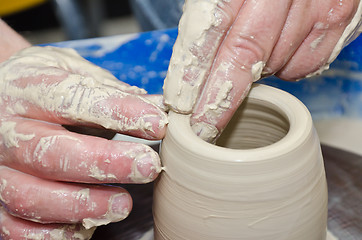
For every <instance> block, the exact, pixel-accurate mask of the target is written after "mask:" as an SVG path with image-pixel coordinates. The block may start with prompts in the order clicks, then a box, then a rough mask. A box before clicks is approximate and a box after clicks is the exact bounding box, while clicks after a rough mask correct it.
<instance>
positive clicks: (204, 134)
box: [191, 122, 219, 143]
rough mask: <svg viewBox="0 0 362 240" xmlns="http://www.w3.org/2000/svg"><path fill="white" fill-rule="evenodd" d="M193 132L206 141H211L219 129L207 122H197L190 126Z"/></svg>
mask: <svg viewBox="0 0 362 240" xmlns="http://www.w3.org/2000/svg"><path fill="white" fill-rule="evenodd" d="M191 128H192V130H193V131H194V133H195V134H196V135H197V136H199V137H200V138H201V139H203V140H204V141H206V142H209V143H212V142H214V141H215V140H216V138H217V136H218V135H219V130H218V129H217V128H216V127H215V126H213V125H211V124H208V123H205V122H197V123H195V124H193V125H192V126H191Z"/></svg>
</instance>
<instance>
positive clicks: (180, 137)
mask: <svg viewBox="0 0 362 240" xmlns="http://www.w3.org/2000/svg"><path fill="white" fill-rule="evenodd" d="M247 98H252V99H256V100H260V101H265V102H267V103H268V104H270V105H272V106H274V107H275V108H273V109H275V110H277V111H278V112H280V113H281V114H282V115H284V116H285V117H286V119H287V120H288V122H289V130H288V132H287V134H286V135H285V136H284V137H283V138H282V139H280V140H279V141H277V142H275V143H272V144H270V145H267V146H264V147H259V148H253V149H231V148H225V147H220V146H217V145H214V144H211V143H208V142H206V141H204V140H202V139H201V138H199V137H198V136H197V135H196V134H195V133H194V132H193V130H192V128H191V125H190V115H183V114H178V113H175V112H172V111H170V113H169V126H168V132H169V134H171V133H172V135H173V136H174V137H173V139H174V141H177V143H178V144H179V147H180V148H184V149H187V151H189V152H190V153H195V154H197V155H200V156H201V157H205V158H208V159H210V160H217V159H223V161H232V162H255V161H262V160H267V159H270V158H274V157H277V156H280V155H285V154H286V153H290V152H291V150H293V149H296V148H298V146H300V145H303V143H304V142H305V141H307V139H309V138H308V136H310V134H311V133H312V131H314V128H313V122H312V117H311V115H310V113H309V111H308V109H307V108H306V106H305V105H304V104H303V103H302V102H301V101H300V100H299V99H297V98H296V97H294V96H293V95H291V94H290V93H287V92H285V91H282V90H280V89H277V88H274V87H271V86H267V85H263V84H253V87H252V88H251V90H250V92H249V95H248V96H247Z"/></svg>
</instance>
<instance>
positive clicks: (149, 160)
mask: <svg viewBox="0 0 362 240" xmlns="http://www.w3.org/2000/svg"><path fill="white" fill-rule="evenodd" d="M134 161H135V165H136V166H135V167H134V169H132V170H133V171H132V172H133V173H132V176H131V179H132V181H134V182H136V183H147V182H151V181H152V180H154V179H155V178H156V177H157V175H158V174H159V173H160V172H161V161H160V158H159V157H158V155H157V153H156V152H154V151H151V150H150V151H149V152H146V153H143V154H141V155H139V156H137V157H136V158H135V160H134Z"/></svg>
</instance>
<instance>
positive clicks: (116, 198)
mask: <svg viewBox="0 0 362 240" xmlns="http://www.w3.org/2000/svg"><path fill="white" fill-rule="evenodd" d="M131 208H132V200H131V198H130V197H129V196H128V195H127V194H126V193H120V194H116V195H113V196H112V198H111V204H110V207H109V210H110V211H111V212H112V214H113V216H114V217H115V218H116V219H119V220H122V219H125V218H126V217H127V216H128V214H129V212H130V211H131Z"/></svg>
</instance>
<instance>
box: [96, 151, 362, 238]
mask: <svg viewBox="0 0 362 240" xmlns="http://www.w3.org/2000/svg"><path fill="white" fill-rule="evenodd" d="M322 151H323V157H324V162H325V169H326V174H327V181H328V192H329V197H328V229H329V231H330V232H331V233H332V234H333V235H334V236H335V237H337V239H340V240H357V239H362V206H361V203H362V174H361V173H362V156H359V155H356V154H353V153H350V152H347V151H343V150H340V149H337V148H333V147H329V146H322ZM123 187H124V188H126V189H127V190H128V191H129V192H130V193H131V195H132V196H133V199H134V207H133V211H132V212H131V214H130V216H129V217H128V218H127V219H125V220H124V221H122V222H119V223H113V224H109V225H107V226H102V227H98V229H97V230H96V232H95V234H94V236H93V238H92V239H95V240H104V239H107V240H112V239H114V240H116V239H117V240H141V239H142V238H143V239H144V240H149V239H152V237H151V238H150V236H149V234H150V232H149V231H150V229H152V227H153V220H152V190H153V184H152V183H151V184H145V185H124V186H123ZM146 238H147V239H146ZM143 239H142V240H143ZM332 239H333V238H332ZM332 239H330V237H329V238H327V240H332Z"/></svg>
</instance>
